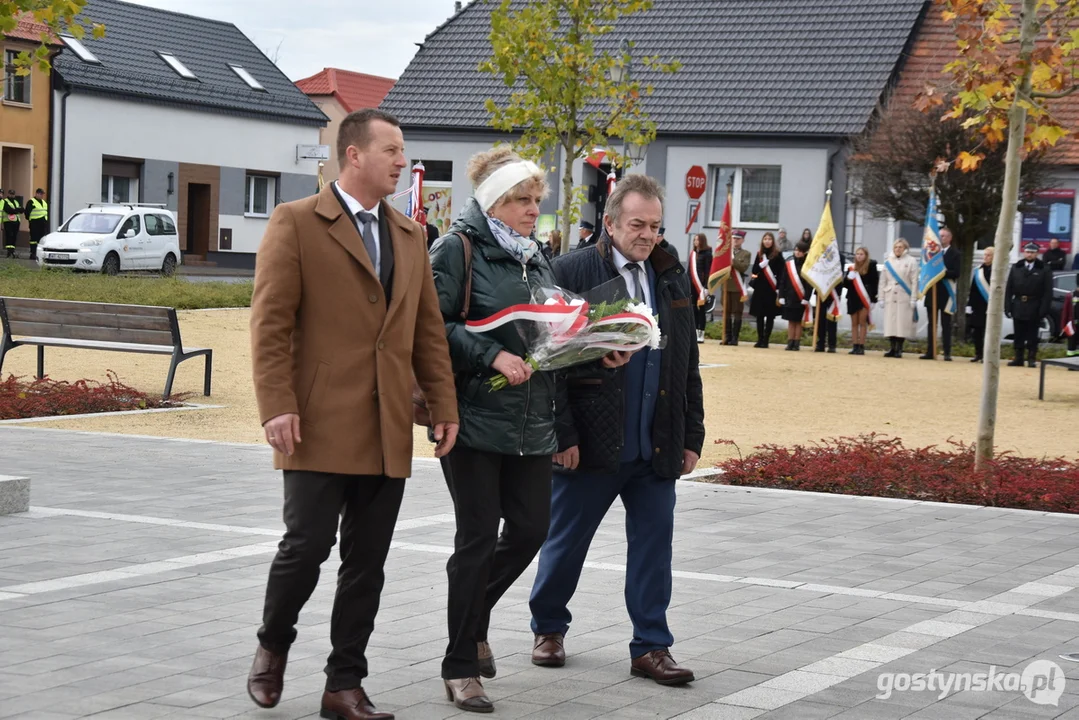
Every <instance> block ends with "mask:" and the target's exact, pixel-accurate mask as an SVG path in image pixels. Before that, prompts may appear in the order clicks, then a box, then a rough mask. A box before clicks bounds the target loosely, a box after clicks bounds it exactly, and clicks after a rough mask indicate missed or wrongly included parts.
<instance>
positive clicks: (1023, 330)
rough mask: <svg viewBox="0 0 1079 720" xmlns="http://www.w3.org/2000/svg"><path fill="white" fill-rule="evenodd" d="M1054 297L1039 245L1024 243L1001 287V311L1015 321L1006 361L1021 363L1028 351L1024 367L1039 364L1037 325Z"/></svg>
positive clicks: (1050, 276) (1050, 275)
mask: <svg viewBox="0 0 1079 720" xmlns="http://www.w3.org/2000/svg"><path fill="white" fill-rule="evenodd" d="M1052 301H1053V271H1052V270H1050V269H1049V268H1047V267H1045V263H1043V262H1042V261H1041V260H1039V259H1038V245H1037V244H1036V243H1027V245H1026V247H1024V248H1023V257H1022V258H1020V259H1019V262H1017V263H1016V264H1015V265H1012V269H1011V272H1010V273H1008V286H1007V287H1006V288H1005V290H1004V314H1005V315H1007V316H1008V317H1010V318H1012V321H1013V323H1014V331H1013V337H1014V338H1015V358H1014V359H1012V361H1011V362H1010V363H1008V365H1010V366H1012V367H1020V366H1021V365H1022V364H1023V350H1024V349H1026V351H1027V367H1037V365H1038V326H1039V325H1041V321H1042V318H1044V317H1045V316H1046V315H1048V314H1049V306H1050V303H1052Z"/></svg>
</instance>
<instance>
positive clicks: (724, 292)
mask: <svg viewBox="0 0 1079 720" xmlns="http://www.w3.org/2000/svg"><path fill="white" fill-rule="evenodd" d="M732 269H733V266H732ZM721 292H722V293H723V324H722V325H720V327H721V328H723V344H724V345H726V344H727V283H726V282H724V283H723V288H722V289H721ZM731 331H732V332H733V331H734V324H733V323H732V324H731Z"/></svg>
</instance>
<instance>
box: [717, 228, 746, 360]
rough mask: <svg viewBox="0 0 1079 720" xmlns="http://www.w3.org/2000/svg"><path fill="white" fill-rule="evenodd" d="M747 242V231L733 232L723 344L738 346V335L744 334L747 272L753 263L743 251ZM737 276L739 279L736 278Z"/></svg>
mask: <svg viewBox="0 0 1079 720" xmlns="http://www.w3.org/2000/svg"><path fill="white" fill-rule="evenodd" d="M745 241H746V231H745V230H734V231H732V232H731V242H732V243H733V245H734V247H733V249H732V250H731V273H730V275H728V276H727V279H726V280H725V281H724V289H723V292H725V293H726V294H727V304H726V309H725V312H724V315H723V344H724V345H737V344H738V335H739V334H741V332H742V313H743V312H744V311H745V300H744V299H743V294H742V293H743V291H745V290H746V270H748V269H749V263H750V262H751V261H752V259H753V258H752V256H750V254H749V251H748V250H743V249H742V243H744V242H745ZM736 276H737V277H736Z"/></svg>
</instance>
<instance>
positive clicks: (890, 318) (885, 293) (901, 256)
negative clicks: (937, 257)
mask: <svg viewBox="0 0 1079 720" xmlns="http://www.w3.org/2000/svg"><path fill="white" fill-rule="evenodd" d="M908 250H910V245H908V244H907V241H906V240H904V239H903V238H899V239H897V240H896V241H895V243H894V244H893V245H892V254H891V255H889V256H888V259H887V260H885V261H884V270H883V271H882V272H881V274H880V302H881V303H882V304H883V305H884V335H885V337H887V338H888V340H889V341H890V342H891V344H892V347H891V350H889V351H888V352H886V353H884V357H893V358H901V357H903V343H904V341H906V340H907V339H908V338H909V339H913V338H914V333H915V331H916V330H917V328H918V323H917V315H916V313H917V311H918V300H917V298H916V297H915V296H914V292H915V290H916V289H917V287H918V261H917V260H915V259H914V257H913V256H912V255H911V254H910V253H909V252H908Z"/></svg>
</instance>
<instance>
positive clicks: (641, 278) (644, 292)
mask: <svg viewBox="0 0 1079 720" xmlns="http://www.w3.org/2000/svg"><path fill="white" fill-rule="evenodd" d="M611 250H613V251H614V264H615V267H617V268H618V272H619V273H620V274H621V275H622V277H623V278H625V280H626V291H627V292H628V293H629V295H630V297H632V296H633V282H634V280H633V273H632V272H630V271H629V270H628V269H627V266H628V265H632V264H634V263H631V262H630V261H629V260H627V259H626V256H625V255H623V254H622V253H620V252H618V248H616V247H615V246H614V244H613V243H612V244H611ZM645 262H647V261H645ZM645 262H639V263H636V265H637V266H638V267H639V268H640V269H641V271H640V272H639V273H638V274H637V281H638V282H640V284H641V296H642V297H643V298H644V304H645V305H647V306H648V307H650V308H653V309H655V305H653V304H652V289H651V288H650V287H649V282H648V268H647V266H646V265H645Z"/></svg>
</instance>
